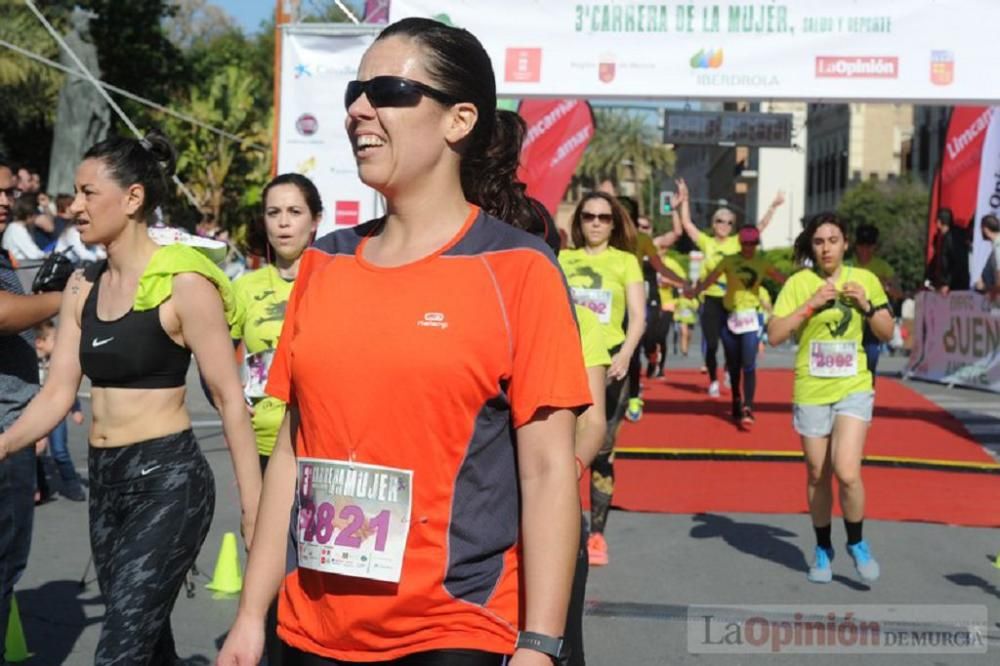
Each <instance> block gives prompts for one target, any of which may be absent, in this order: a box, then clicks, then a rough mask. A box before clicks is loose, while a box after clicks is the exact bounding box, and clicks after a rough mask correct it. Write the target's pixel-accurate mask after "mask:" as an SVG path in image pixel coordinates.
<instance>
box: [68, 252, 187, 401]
mask: <svg viewBox="0 0 1000 666" xmlns="http://www.w3.org/2000/svg"><path fill="white" fill-rule="evenodd" d="M106 268H107V261H102V262H100V263H98V264H96V265H94V266H93V267H91V269H90V270H88V271H87V273H86V278H87V280H88V281H92V282H93V283H94V286H93V288H91V290H90V294H88V296H87V300H86V301H85V302H84V304H83V313H82V316H81V318H80V367H81V369H82V370H83V374H85V375H87V376H88V377H89V378H90V381H91V384H93V385H94V386H95V387H97V388H134V389H151V388H175V387H178V386H184V384H185V380H186V378H187V370H188V366H189V365H190V364H191V351H190V350H188V349H186V348H184V347H181V346H180V345H178V344H177V343H176V342H174V341H173V339H171V337H170V336H169V335H167V333H166V331H164V330H163V326H162V325H161V324H160V306H156V307H155V308H153V309H151V310H144V311H142V312H137V311H136V310H135V309H130V310H129V311H128V312H127V313H125V315H124V316H122V317H119V318H118V319H114V320H112V321H105V320H103V319H99V318H98V317H97V295H98V292H99V291H100V288H101V280H100V277H101V274H102V273H103V272H104V270H105V269H106Z"/></svg>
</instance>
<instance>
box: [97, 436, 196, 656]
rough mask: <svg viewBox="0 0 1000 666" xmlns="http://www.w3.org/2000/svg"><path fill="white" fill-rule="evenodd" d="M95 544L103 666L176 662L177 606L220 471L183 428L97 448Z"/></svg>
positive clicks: (98, 654) (100, 645) (100, 654)
mask: <svg viewBox="0 0 1000 666" xmlns="http://www.w3.org/2000/svg"><path fill="white" fill-rule="evenodd" d="M89 463H90V547H91V550H92V551H93V553H94V566H95V568H96V569H97V581H98V584H99V585H100V586H101V592H102V593H103V595H104V602H105V606H106V609H105V614H104V626H103V627H102V629H101V637H100V640H99V641H98V644H97V654H96V656H95V658H94V663H95V664H96V665H97V666H112V665H114V666H125V665H126V664H127V665H128V666H153V665H156V666H159V665H160V664H170V665H173V664H174V662H175V661H176V659H177V654H176V651H175V649H174V637H173V633H172V631H171V629H170V612H171V610H172V609H173V607H174V602H175V601H176V599H177V594H178V592H179V591H180V588H181V585H182V584H183V582H184V576H185V574H186V573H187V571H188V570H189V569H190V568H191V565H192V564H193V563H194V560H195V557H196V556H197V555H198V551H199V550H201V545H202V543H203V542H204V541H205V536H206V535H207V534H208V528H209V526H210V525H211V523H212V515H213V514H214V513H215V479H214V477H213V476H212V470H211V468H210V467H209V466H208V462H207V461H206V460H205V457H204V456H203V455H202V454H201V450H200V449H199V448H198V442H197V441H196V440H195V438H194V434H193V433H192V432H191V431H190V430H187V431H184V432H180V433H175V434H173V435H168V436H166V437H160V438H157V439H151V440H147V441H145V442H139V443H137V444H132V445H129V446H125V447H121V448H113V449H99V448H94V447H91V448H90V461H89Z"/></svg>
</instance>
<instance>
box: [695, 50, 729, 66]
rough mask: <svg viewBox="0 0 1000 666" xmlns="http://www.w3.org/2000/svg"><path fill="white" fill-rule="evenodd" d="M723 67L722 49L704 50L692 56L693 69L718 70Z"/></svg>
mask: <svg viewBox="0 0 1000 666" xmlns="http://www.w3.org/2000/svg"><path fill="white" fill-rule="evenodd" d="M720 67H722V49H714V50H713V49H702V50H701V51H698V52H697V53H695V54H694V55H693V56H691V69H718V68H720Z"/></svg>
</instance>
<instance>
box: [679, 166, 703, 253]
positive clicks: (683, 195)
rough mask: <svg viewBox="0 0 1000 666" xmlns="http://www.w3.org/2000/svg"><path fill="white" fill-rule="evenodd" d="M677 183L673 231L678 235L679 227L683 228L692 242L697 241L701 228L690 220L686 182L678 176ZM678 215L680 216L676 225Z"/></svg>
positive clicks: (689, 204) (689, 200) (689, 202)
mask: <svg viewBox="0 0 1000 666" xmlns="http://www.w3.org/2000/svg"><path fill="white" fill-rule="evenodd" d="M675 182H676V183H677V202H678V205H677V207H676V208H674V232H675V233H677V235H678V236H679V235H680V228H683V229H684V233H686V234H687V235H688V236H689V237H690V238H691V240H692V241H693V242H694V243H697V242H698V237H699V236H701V230H700V229H698V227H696V226H695V225H694V222H692V221H691V198H690V196H689V195H688V187H687V183H685V182H684V179H683V178H678V179H677V180H676V181H675ZM678 216H679V217H680V220H679V226H678V219H677V218H678Z"/></svg>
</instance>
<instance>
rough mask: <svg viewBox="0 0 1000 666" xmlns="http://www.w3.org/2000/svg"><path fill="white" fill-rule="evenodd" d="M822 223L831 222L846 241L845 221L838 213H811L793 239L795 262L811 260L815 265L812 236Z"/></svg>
mask: <svg viewBox="0 0 1000 666" xmlns="http://www.w3.org/2000/svg"><path fill="white" fill-rule="evenodd" d="M824 224H832V225H834V226H835V227H837V228H838V229H840V233H842V234H843V235H844V242H845V243H846V242H847V239H848V238H849V236H848V233H847V231H848V230H847V222H845V221H844V219H843V218H841V217H840V216H839V215H837V214H836V213H833V212H825V213H817V214H816V215H813V217H812V219H810V220H809V222H807V223H806V226H805V228H804V229H803V230H802V233H800V234H799V235H798V237H796V239H795V263H796V264H798V265H800V266H802V265H805V264H806V262H807V261H811V262H812V263H813V265H814V266H815V265H816V264H817V262H816V256H815V254H814V253H813V244H812V241H813V236H815V235H816V230H817V229H819V228H820V227H821V226H823V225H824Z"/></svg>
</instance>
